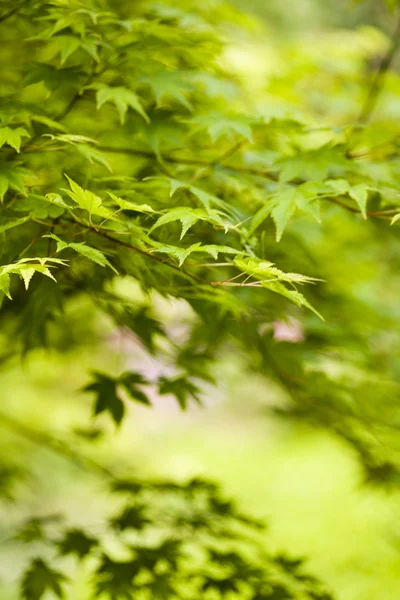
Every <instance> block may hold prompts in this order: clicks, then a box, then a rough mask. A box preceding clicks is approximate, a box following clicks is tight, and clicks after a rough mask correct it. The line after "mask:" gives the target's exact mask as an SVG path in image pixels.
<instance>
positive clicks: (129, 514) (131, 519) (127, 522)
mask: <svg viewBox="0 0 400 600" xmlns="http://www.w3.org/2000/svg"><path fill="white" fill-rule="evenodd" d="M149 523H150V521H149V519H148V518H147V516H146V509H145V507H144V506H140V505H137V504H135V505H133V506H128V507H126V508H124V510H123V511H122V513H121V514H120V515H118V516H117V517H115V518H114V519H113V520H112V525H113V527H114V528H115V529H117V530H118V531H124V530H125V529H136V531H142V530H143V529H144V528H145V527H147V525H148V524H149Z"/></svg>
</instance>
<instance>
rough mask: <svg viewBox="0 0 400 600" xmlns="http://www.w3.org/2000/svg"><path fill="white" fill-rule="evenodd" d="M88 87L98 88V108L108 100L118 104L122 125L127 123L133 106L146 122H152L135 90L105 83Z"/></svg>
mask: <svg viewBox="0 0 400 600" xmlns="http://www.w3.org/2000/svg"><path fill="white" fill-rule="evenodd" d="M88 88H89V89H95V90H97V91H96V102H97V109H100V108H101V107H102V106H103V105H104V104H106V103H107V102H111V103H112V104H114V105H115V106H116V108H117V110H118V114H119V118H120V121H121V125H123V124H124V123H125V117H126V113H127V112H128V108H132V110H134V111H135V112H137V113H139V115H141V116H142V117H143V119H144V120H145V121H146V123H149V122H150V119H149V117H148V116H147V114H146V112H145V110H144V108H143V106H142V104H141V102H140V98H139V96H138V95H137V94H135V92H132V91H131V90H128V89H127V88H125V87H110V86H108V85H106V84H104V83H94V84H92V85H90V86H88Z"/></svg>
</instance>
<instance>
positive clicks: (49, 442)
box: [0, 413, 117, 479]
mask: <svg viewBox="0 0 400 600" xmlns="http://www.w3.org/2000/svg"><path fill="white" fill-rule="evenodd" d="M0 426H1V427H5V428H6V429H9V430H10V431H13V432H15V433H17V434H18V435H20V436H21V437H23V438H25V439H27V440H29V441H30V442H32V443H34V444H37V445H39V446H43V447H45V448H48V449H49V450H52V451H53V452H56V453H57V454H59V455H60V456H63V457H64V458H67V459H68V460H70V461H72V462H74V463H75V464H77V465H78V466H79V467H81V468H82V469H85V470H87V467H90V470H91V471H97V472H98V473H101V474H102V475H106V476H107V477H110V478H112V479H117V478H116V477H115V475H114V474H113V473H112V472H111V471H109V470H108V469H107V468H106V467H103V466H102V465H101V464H99V463H97V462H96V461H95V460H93V459H92V458H89V457H88V456H83V455H82V454H81V453H80V452H78V451H77V450H74V449H73V448H71V447H70V446H69V445H68V444H67V443H65V442H62V441H61V440H58V439H55V438H53V437H52V436H50V435H49V434H48V433H46V432H44V431H38V430H36V429H33V428H32V427H29V426H28V425H25V424H24V423H21V422H20V421H17V420H16V419H14V418H13V417H10V416H9V415H6V414H5V413H0ZM85 463H86V464H85Z"/></svg>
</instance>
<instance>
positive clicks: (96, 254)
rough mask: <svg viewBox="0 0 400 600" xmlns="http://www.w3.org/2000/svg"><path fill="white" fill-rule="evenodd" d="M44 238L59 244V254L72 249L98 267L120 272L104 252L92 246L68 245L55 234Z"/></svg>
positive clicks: (81, 243) (78, 243)
mask: <svg viewBox="0 0 400 600" xmlns="http://www.w3.org/2000/svg"><path fill="white" fill-rule="evenodd" d="M43 237H47V238H51V239H53V240H55V241H56V242H57V252H61V251H62V250H65V249H67V248H70V249H71V250H75V252H77V253H78V254H81V255H82V256H84V257H85V258H88V259H89V260H91V261H92V262H94V263H96V264H97V265H100V266H101V267H110V269H112V270H113V271H114V272H115V273H116V274H118V271H117V270H116V269H115V267H113V265H112V264H111V263H110V262H109V261H108V259H107V258H106V257H105V256H104V254H103V252H101V251H100V250H98V249H97V248H92V247H91V246H88V245H87V244H86V243H85V242H71V243H70V244H68V243H67V242H64V241H63V240H61V239H60V238H59V237H58V236H56V235H55V234H54V233H50V234H48V235H44V236H43Z"/></svg>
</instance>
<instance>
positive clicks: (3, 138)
mask: <svg viewBox="0 0 400 600" xmlns="http://www.w3.org/2000/svg"><path fill="white" fill-rule="evenodd" d="M23 137H30V134H29V133H28V132H27V131H26V129H24V128H23V127H17V128H16V129H11V128H10V127H1V128H0V148H2V146H4V144H8V145H9V146H11V148H14V150H16V151H17V152H19V151H20V148H21V141H22V138H23Z"/></svg>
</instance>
